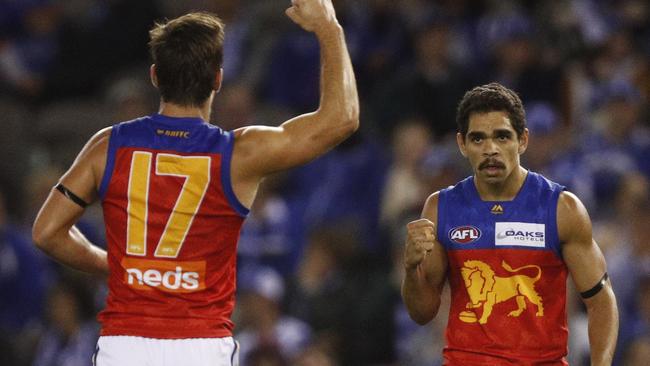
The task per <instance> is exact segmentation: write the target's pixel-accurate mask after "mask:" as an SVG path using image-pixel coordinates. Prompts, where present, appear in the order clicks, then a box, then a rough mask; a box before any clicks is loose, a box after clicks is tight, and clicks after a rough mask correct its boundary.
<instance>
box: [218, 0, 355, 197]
mask: <svg viewBox="0 0 650 366" xmlns="http://www.w3.org/2000/svg"><path fill="white" fill-rule="evenodd" d="M292 4H293V6H292V7H291V8H289V9H287V12H286V13H287V15H288V16H289V18H291V20H293V21H294V22H295V23H297V24H298V25H299V26H301V27H302V28H303V29H305V30H307V31H309V32H313V33H314V34H315V35H316V38H317V39H318V42H319V44H320V49H321V76H320V88H321V90H320V105H319V107H318V109H317V110H316V111H315V112H312V113H307V114H303V115H300V116H297V117H295V118H293V119H290V120H289V121H286V122H285V123H283V124H282V125H280V126H279V127H263V126H250V127H244V128H241V129H239V130H237V131H235V134H236V135H235V136H236V138H235V147H234V153H233V158H232V159H233V160H232V170H231V175H232V180H233V186H234V189H235V193H236V195H237V197H238V198H239V199H240V201H241V202H242V203H243V204H244V205H247V206H250V204H251V203H252V201H253V197H254V195H255V190H256V187H257V184H259V182H260V180H261V179H262V178H263V177H264V176H266V175H268V174H271V173H273V172H277V171H280V170H284V169H288V168H291V167H294V166H297V165H301V164H304V163H306V162H309V161H311V160H313V159H315V158H316V157H318V156H319V155H322V154H324V153H325V152H327V151H328V150H330V149H332V148H333V147H334V146H336V145H337V144H339V143H340V142H342V141H343V140H345V139H346V138H347V137H349V136H350V135H351V134H352V133H353V132H354V131H356V130H357V128H358V126H359V101H358V95H357V87H356V80H355V76H354V71H353V69H352V63H351V61H350V56H349V54H348V50H347V46H346V43H345V36H344V34H343V29H342V28H341V26H340V25H339V23H338V21H337V19H336V14H335V12H334V7H333V6H332V1H331V0H293V1H292Z"/></svg>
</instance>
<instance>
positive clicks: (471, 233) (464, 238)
mask: <svg viewBox="0 0 650 366" xmlns="http://www.w3.org/2000/svg"><path fill="white" fill-rule="evenodd" d="M480 237H481V230H479V229H477V228H475V227H474V226H460V227H457V228H453V229H451V230H450V231H449V239H451V241H453V242H456V243H458V244H469V243H471V242H473V241H476V240H478V239H479V238H480Z"/></svg>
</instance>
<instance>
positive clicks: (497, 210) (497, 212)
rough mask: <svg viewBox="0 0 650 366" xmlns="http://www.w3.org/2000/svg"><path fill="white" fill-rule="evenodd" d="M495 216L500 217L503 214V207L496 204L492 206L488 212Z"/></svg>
mask: <svg viewBox="0 0 650 366" xmlns="http://www.w3.org/2000/svg"><path fill="white" fill-rule="evenodd" d="M490 212H492V213H493V214H495V215H501V214H502V213H503V206H501V205H499V204H496V205H494V206H492V209H491V210H490Z"/></svg>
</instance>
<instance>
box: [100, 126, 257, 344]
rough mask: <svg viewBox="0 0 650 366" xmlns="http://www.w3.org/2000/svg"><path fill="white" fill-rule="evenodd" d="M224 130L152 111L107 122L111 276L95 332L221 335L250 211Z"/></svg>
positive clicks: (228, 330) (105, 199) (227, 326)
mask: <svg viewBox="0 0 650 366" xmlns="http://www.w3.org/2000/svg"><path fill="white" fill-rule="evenodd" d="M233 144H234V135H233V133H232V132H225V131H222V130H221V129H220V128H218V127H216V126H213V125H210V124H208V123H205V122H204V121H203V120H201V119H199V118H173V117H166V116H163V115H158V114H156V115H153V116H149V117H143V118H139V119H136V120H133V121H129V122H123V123H120V124H117V125H115V126H113V127H112V131H111V135H110V139H109V147H108V155H107V163H106V168H105V172H104V177H103V180H102V182H101V186H100V192H99V194H100V197H101V199H102V205H103V209H104V222H105V226H106V239H107V242H108V262H109V269H110V275H109V280H108V286H109V288H108V289H109V293H108V298H107V301H106V308H105V310H104V311H102V312H101V314H100V315H99V320H100V322H101V324H102V332H101V334H102V335H133V336H142V337H150V338H199V337H201V338H204V337H226V336H230V335H231V334H232V328H233V324H232V322H231V320H230V316H231V314H232V311H233V307H234V302H235V259H236V247H237V240H238V238H239V232H240V229H241V225H242V223H243V221H244V217H245V216H246V214H247V213H248V210H247V209H246V207H244V206H243V205H242V204H241V203H240V202H239V201H238V200H237V198H236V197H235V195H234V193H233V190H232V186H231V182H230V160H231V155H232V150H233Z"/></svg>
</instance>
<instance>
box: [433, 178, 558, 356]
mask: <svg viewBox="0 0 650 366" xmlns="http://www.w3.org/2000/svg"><path fill="white" fill-rule="evenodd" d="M563 190H564V187H562V186H560V185H558V184H556V183H554V182H551V181H549V180H547V179H546V178H544V177H543V176H541V175H539V174H536V173H533V172H528V175H527V177H526V179H525V181H524V184H523V185H522V187H521V189H520V191H519V192H518V194H517V195H516V197H515V198H514V199H513V200H512V201H483V200H482V199H481V198H480V196H479V193H478V191H477V189H476V186H475V183H474V178H473V177H469V178H466V179H465V180H463V181H461V182H459V183H458V184H457V185H456V186H453V187H449V188H447V189H444V190H441V191H440V195H439V201H438V223H437V224H438V225H437V238H438V241H439V242H440V243H441V244H442V245H443V246H444V247H445V250H446V253H447V258H448V261H449V271H448V278H449V283H450V287H451V306H450V312H449V322H448V325H447V331H446V346H445V348H444V351H443V356H444V360H445V365H465V366H468V365H567V362H566V360H565V356H566V355H567V338H568V329H567V320H566V278H567V267H566V265H565V263H564V261H563V260H562V252H561V248H560V240H559V237H558V228H557V202H558V198H559V196H560V193H561V192H562V191H563Z"/></svg>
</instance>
